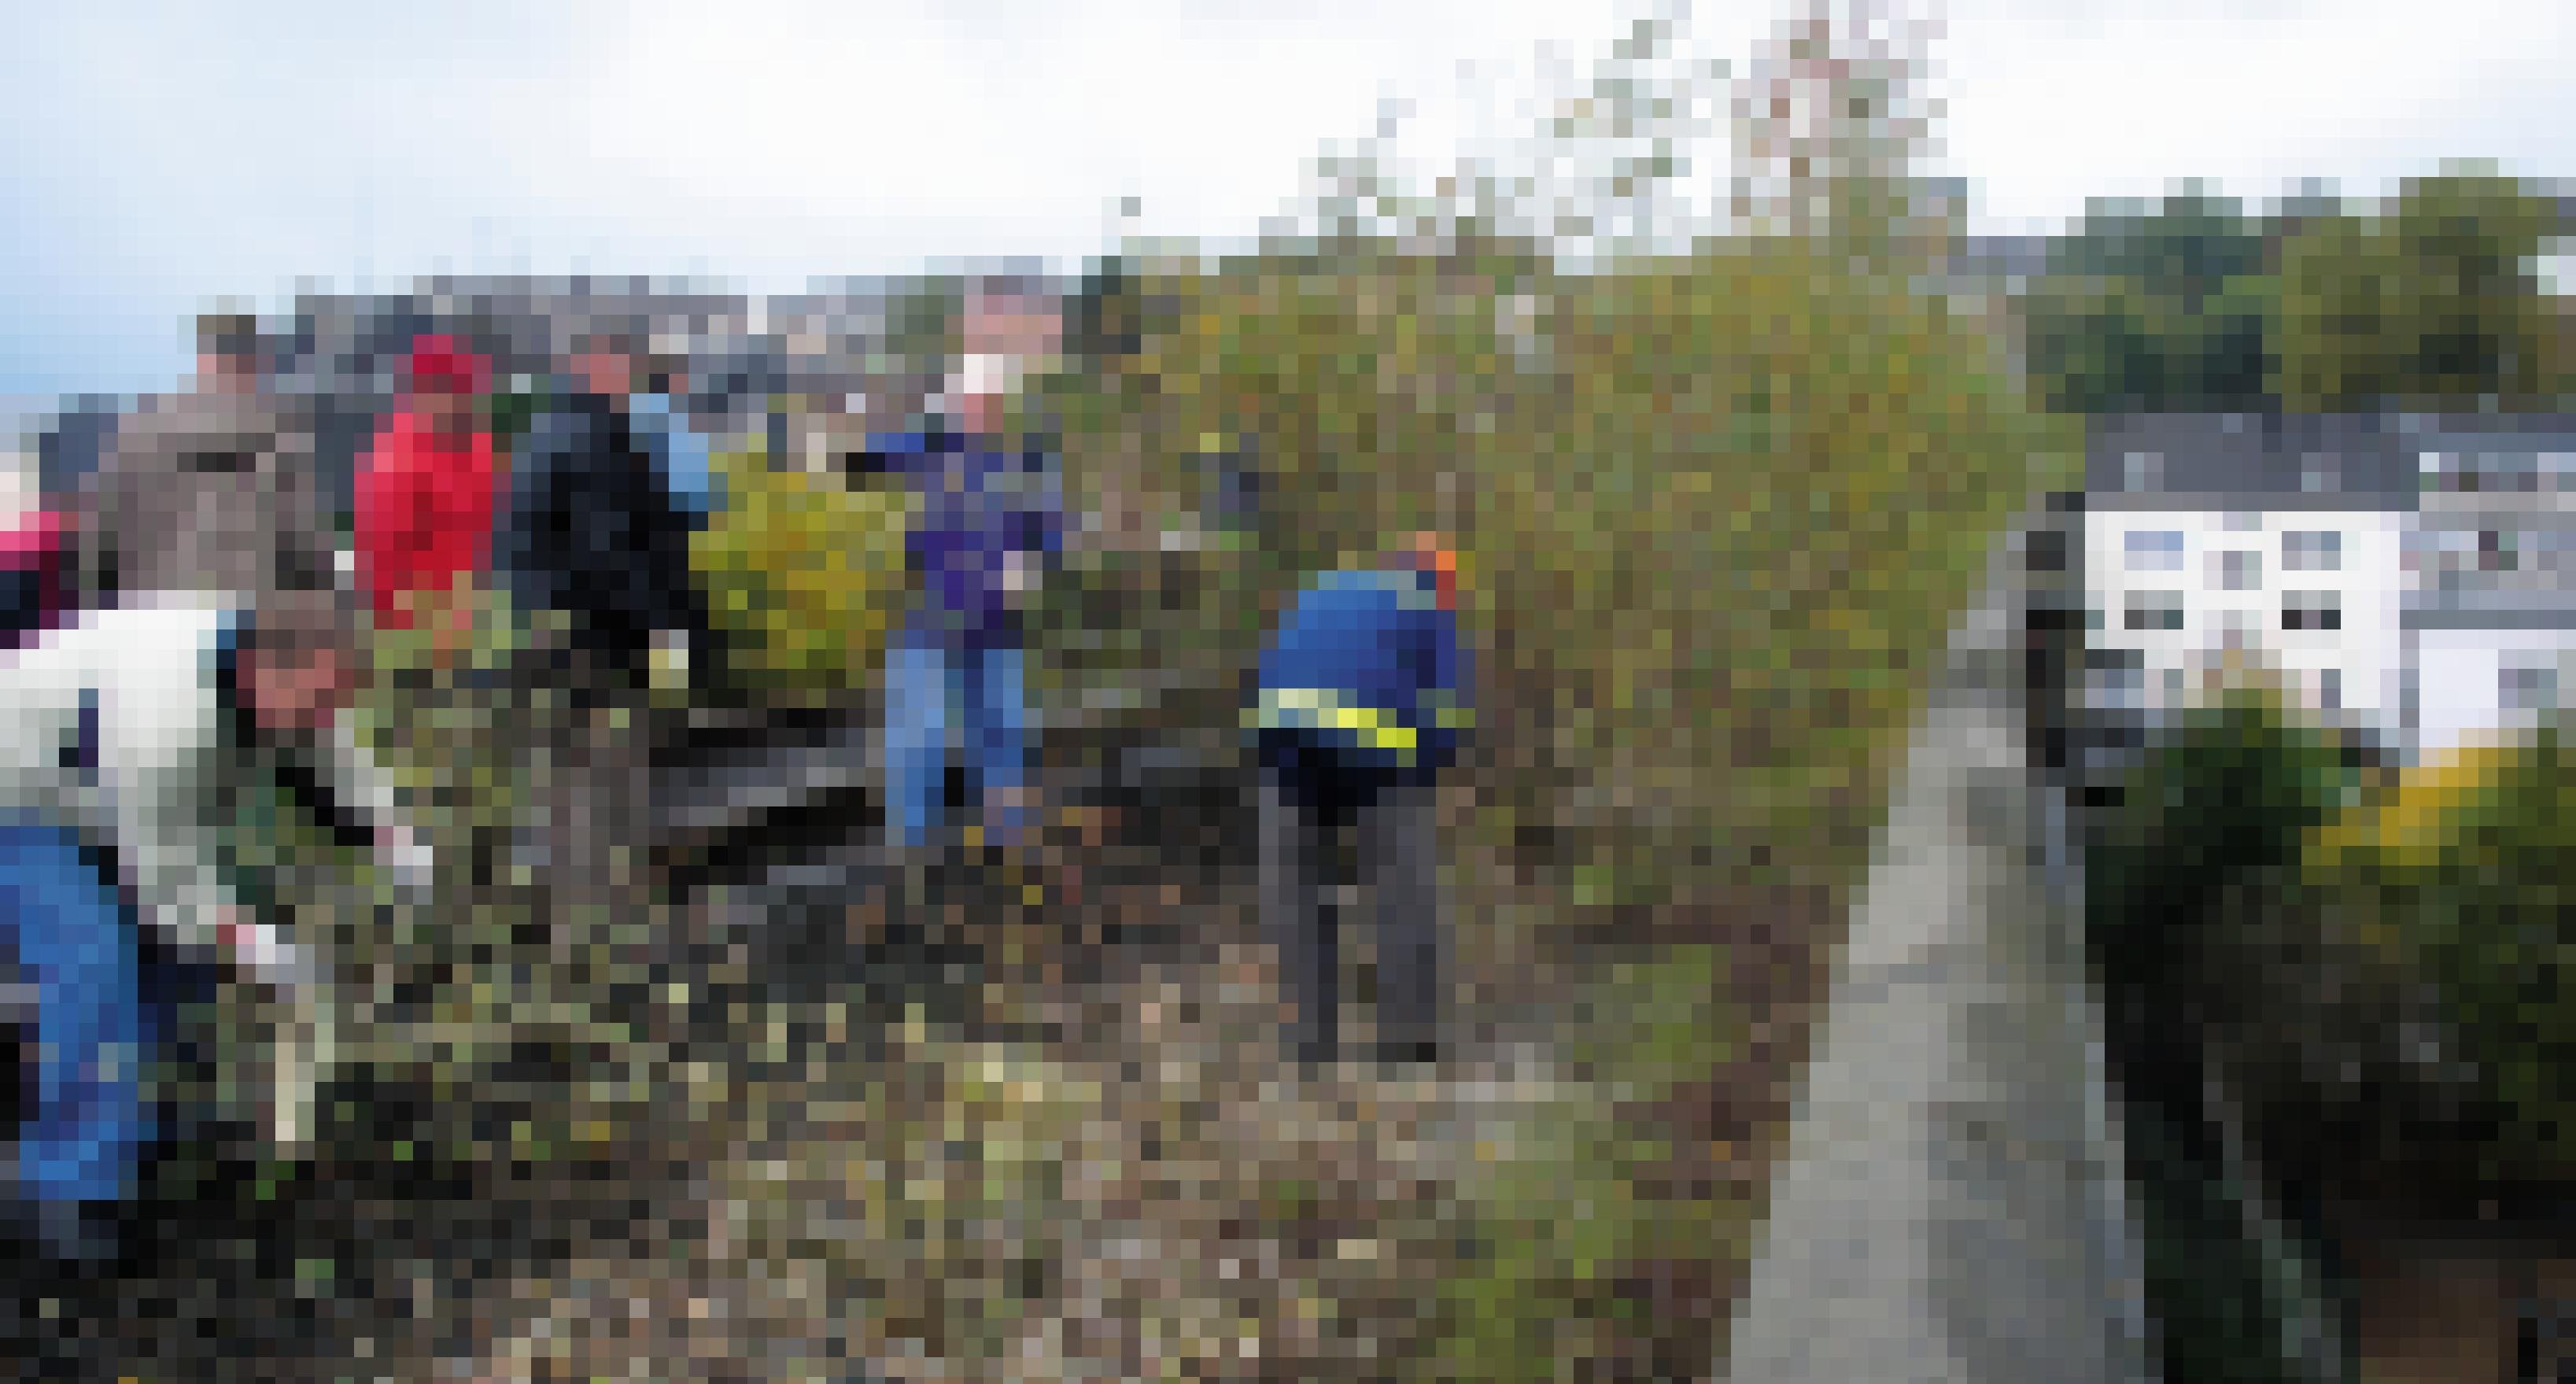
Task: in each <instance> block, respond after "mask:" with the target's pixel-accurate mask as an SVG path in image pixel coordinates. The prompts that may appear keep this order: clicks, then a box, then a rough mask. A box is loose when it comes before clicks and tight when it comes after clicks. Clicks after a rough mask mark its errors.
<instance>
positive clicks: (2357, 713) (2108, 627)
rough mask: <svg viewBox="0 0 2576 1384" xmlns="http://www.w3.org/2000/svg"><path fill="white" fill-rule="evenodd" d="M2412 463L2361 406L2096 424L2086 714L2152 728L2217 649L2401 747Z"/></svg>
mask: <svg viewBox="0 0 2576 1384" xmlns="http://www.w3.org/2000/svg"><path fill="white" fill-rule="evenodd" d="M2414 465H2415V463H2414V460H2413V458H2412V456H2411V455H2410V454H2407V453H2405V452H2404V451H2402V450H2401V449H2400V448H2399V447H2397V446H2396V445H2395V442H2394V437H2393V435H2392V434H2391V433H2390V431H2389V430H2388V429H2387V428H2386V427H2385V426H2383V425H2381V424H2380V423H2379V422H2378V421H2377V420H2374V419H2367V418H2351V417H2330V418H2308V419H2280V418H2265V417H2261V416H2254V415H2234V414H2189V415H2181V414H2177V415H2142V416H2138V417H2133V418H2125V419H2116V420H2106V421H2105V422H2104V423H2102V424H2101V425H2098V426H2097V427H2096V428H2095V430H2094V435H2093V439H2092V444H2091V447H2090V451H2089V456H2088V459H2087V470H2088V474H2087V477H2086V479H2087V490H2086V495H2085V519H2084V569H2085V586H2086V591H2087V601H2088V610H2087V624H2088V633H2087V639H2086V679H2085V700H2086V703H2087V709H2088V711H2090V712H2092V713H2093V714H2094V715H2095V716H2096V717H2098V718H2099V719H2101V720H2102V721H2103V722H2105V723H2106V724H2109V725H2111V726H2114V727H2117V726H2120V725H2123V724H2126V725H2128V726H2131V727H2142V726H2144V725H2148V724H2152V723H2153V722H2155V721H2156V720H2157V719H2159V718H2161V717H2162V716H2164V715H2166V714H2169V713H2170V712H2172V711H2174V710H2176V709H2179V708H2180V707H2182V706H2185V705H2188V704H2189V703H2190V701H2191V700H2192V699H2193V698H2194V696H2195V695H2196V693H2197V691H2198V690H2199V687H2200V685H2201V683H2202V680H2203V676H2204V675H2205V674H2207V673H2208V672H2210V671H2212V670H2213V669H2214V668H2215V667H2217V666H2218V665H2219V664H2220V663H2221V662H2222V661H2223V660H2227V659H2229V658H2231V657H2232V658H2234V659H2236V660H2239V661H2245V662H2253V663H2258V664H2261V665H2263V666H2267V667H2269V668H2271V669H2272V670H2274V671H2275V672H2277V673H2278V674H2279V675H2280V676H2281V677H2282V678H2283V680H2284V681H2285V683H2286V684H2287V685H2288V686H2289V687H2291V688H2292V689H2293V690H2294V691H2295V692H2296V693H2297V695H2299V696H2300V697H2301V698H2302V699H2303V700H2304V701H2305V702H2306V703H2307V704H2308V705H2309V706H2310V707H2312V708H2315V709H2316V710H2318V711H2320V712H2321V713H2323V714H2325V715H2326V716H2328V717H2329V718H2331V719H2334V720H2336V721H2339V722H2341V723H2343V724H2347V725H2350V726H2353V727H2354V728H2356V729H2360V730H2363V731H2366V732H2368V733H2370V734H2371V735H2372V736H2373V737H2374V738H2376V739H2378V740H2380V741H2381V742H2382V743H2387V744H2392V745H2394V744H2397V743H2399V742H2400V741H2401V739H2402V735H2403V731H2404V714H2405V705H2406V702H2405V694H2406V687H2407V682H2406V677H2405V671H2406V670H2405V651H2406V641H2405V627H2404V617H2405V609H2406V600H2405V595H2406V585H2405V568H2404V555H2405V552H2406V537H2405V536H2406V533H2407V530H2408V523H2409V515H2410V514H2411V511H2412V510H2413V508H2414V501H2415V485H2416V479H2415V473H2414Z"/></svg>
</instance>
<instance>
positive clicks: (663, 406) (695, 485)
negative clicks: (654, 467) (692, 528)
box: [626, 394, 724, 527]
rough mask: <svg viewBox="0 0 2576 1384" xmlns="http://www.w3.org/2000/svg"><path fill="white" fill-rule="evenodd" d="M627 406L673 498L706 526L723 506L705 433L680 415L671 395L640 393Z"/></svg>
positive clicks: (693, 519)
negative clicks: (660, 469) (658, 465)
mask: <svg viewBox="0 0 2576 1384" xmlns="http://www.w3.org/2000/svg"><path fill="white" fill-rule="evenodd" d="M626 407H627V414H628V416H629V417H631V418H632V419H633V420H634V428H635V432H636V434H637V436H638V437H639V439H640V440H641V441H643V442H644V444H645V445H646V446H648V447H650V448H651V449H652V451H653V460H654V461H655V462H657V463H659V464H660V466H661V468H662V478H663V483H664V484H666V485H668V486H669V487H670V489H671V498H672V499H673V500H674V501H676V502H678V504H679V506H680V508H681V509H683V510H685V511H687V513H688V515H689V517H690V519H691V521H692V522H693V523H694V524H695V525H697V526H700V527H703V526H704V525H705V524H706V522H707V520H708V519H709V518H710V517H712V516H713V515H714V514H715V512H716V511H717V510H719V509H721V508H723V507H724V495H723V494H722V492H721V490H720V488H719V487H718V486H717V483H716V478H715V464H714V458H713V457H712V456H711V455H710V451H711V449H710V448H709V447H708V445H707V438H706V434H704V433H702V432H699V431H698V430H697V429H696V428H693V427H691V426H689V423H688V421H687V420H686V419H683V418H682V417H680V416H679V414H678V412H677V411H676V409H675V407H674V405H673V403H672V400H671V398H670V396H668V395H664V394H638V395H636V396H635V397H634V398H633V399H632V400H630V401H628V403H627V406H626Z"/></svg>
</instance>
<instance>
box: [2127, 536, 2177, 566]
mask: <svg viewBox="0 0 2576 1384" xmlns="http://www.w3.org/2000/svg"><path fill="white" fill-rule="evenodd" d="M2128 559H2129V570H2130V571H2132V572H2179V571H2181V570H2182V531H2181V530H2180V529H2139V530H2136V531H2133V532H2132V533H2130V535H2129V537H2128Z"/></svg>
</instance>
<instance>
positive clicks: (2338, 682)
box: [2317, 668, 2343, 711]
mask: <svg viewBox="0 0 2576 1384" xmlns="http://www.w3.org/2000/svg"><path fill="white" fill-rule="evenodd" d="M2317 709H2318V710H2320V711H2341V710H2343V670H2342V669H2341V668H2327V669H2323V670H2321V671H2319V672H2318V674H2317Z"/></svg>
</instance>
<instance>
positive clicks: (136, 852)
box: [0, 596, 426, 981]
mask: <svg viewBox="0 0 2576 1384" xmlns="http://www.w3.org/2000/svg"><path fill="white" fill-rule="evenodd" d="M237 608H238V603H236V602H234V601H230V600H227V599H224V598H221V597H214V596H172V597H163V598H159V599H158V600H155V601H151V602H149V603H138V604H130V605H126V606H120V607H115V608H109V609H101V610H94V611H90V612H87V613H85V614H84V615H83V616H82V617H81V619H80V621H79V623H77V624H73V625H68V626H66V627H64V628H62V629H59V630H56V631H54V632H53V633H52V634H51V635H49V636H48V637H46V638H45V639H44V640H43V641H42V642H40V643H37V644H35V645H33V646H31V647H28V648H26V649H23V650H19V651H16V652H15V653H0V816H30V815H32V816H34V817H37V818H39V819H41V820H46V821H51V822H57V823H62V824H66V825H72V826H75V827H76V828H77V829H78V830H79V831H81V833H82V834H83V835H84V837H85V838H86V839H87V840H89V841H91V842H92V843H94V844H98V845H105V846H110V847H113V848H114V850H115V852H116V857H117V859H118V861H119V864H120V866H121V868H122V872H123V874H124V884H125V885H126V887H127V888H128V889H129V890H130V891H131V893H130V897H131V898H132V899H133V900H134V901H135V903H136V905H137V906H138V909H139V912H140V914H141V916H142V919H143V921H144V922H145V924H146V925H148V926H152V927H157V928H159V929H161V930H162V932H163V933H164V934H165V935H166V936H168V937H169V938H170V939H171V940H172V941H174V942H176V943H178V944H180V945H181V946H183V947H188V948H191V949H196V948H205V949H212V948H216V947H219V946H223V945H224V944H226V943H229V944H230V945H229V948H228V950H230V951H232V952H233V953H234V954H235V955H236V956H238V957H239V958H240V959H242V960H244V961H247V962H248V963H250V965H251V966H252V967H254V968H255V969H257V970H258V971H260V972H261V973H263V974H265V975H268V976H270V977H272V978H275V979H278V980H281V981H286V980H294V979H299V978H301V977H302V975H303V974H304V972H305V970H306V969H307V968H306V966H305V964H304V962H303V958H302V957H301V955H300V954H299V953H298V952H297V950H296V949H295V948H293V947H291V946H289V945H288V944H287V943H286V942H285V941H284V939H282V938H281V937H279V936H278V935H277V932H276V930H275V929H274V928H273V927H271V926H268V925H267V924H264V923H258V922H255V921H254V920H252V919H249V918H247V917H244V916H243V915H241V914H240V913H239V911H238V910H237V909H235V907H234V902H235V901H234V899H233V898H232V896H231V892H230V890H229V888H228V887H227V885H226V884H225V882H224V881H223V879H222V877H221V876H220V875H219V873H218V870H217V860H218V858H219V857H218V856H217V853H216V843H217V836H218V833H219V832H220V831H221V830H222V829H223V827H224V826H225V824H226V823H227V822H228V821H229V820H230V808H229V803H230V795H231V793H232V792H233V791H234V789H235V788H236V787H237V786H238V784H237V780H238V779H239V777H240V768H241V765H242V763H243V761H242V758H241V752H242V750H243V749H244V748H245V747H243V746H241V745H239V744H237V743H235V740H236V737H235V735H234V719H235V718H234V716H233V714H232V713H231V712H230V711H229V710H228V708H227V704H226V702H225V701H224V699H223V698H222V697H221V695H220V694H219V691H218V688H217V686H216V683H217V678H216V672H217V668H218V663H219V657H220V649H221V647H222V637H223V635H224V632H225V631H226V629H227V628H228V627H229V626H230V625H231V624H232V622H233V620H234V618H235V613H236V610H237ZM331 750H332V752H331V753H329V754H327V755H325V756H322V757H321V758H323V759H324V760H325V761H327V762H326V763H325V764H324V765H322V766H319V767H320V768H321V774H320V776H321V777H323V778H325V779H326V780H327V782H326V784H325V787H326V789H327V790H328V791H329V792H330V793H331V794H332V795H333V796H334V797H335V798H336V799H337V801H338V803H339V805H340V806H341V807H342V809H343V810H344V811H347V812H350V813H352V814H354V815H355V816H357V817H358V819H359V820H361V821H363V822H364V823H365V824H366V825H368V826H369V827H370V828H371V829H372V835H373V836H374V837H375V839H376V840H377V842H378V843H379V846H380V849H387V848H389V853H390V854H392V856H393V858H392V859H390V860H388V861H386V863H387V864H389V865H391V866H393V867H394V869H395V870H396V871H397V872H399V873H400V874H401V875H404V876H415V875H417V874H419V873H420V872H422V871H423V870H424V868H425V865H426V861H425V859H424V858H423V853H422V851H421V849H420V848H419V847H418V846H417V844H416V838H415V837H414V836H413V834H412V833H411V832H410V830H409V829H408V828H407V827H405V826H404V825H403V824H402V823H401V821H400V820H399V814H398V812H397V811H396V805H395V799H394V794H393V790H392V787H391V785H390V784H389V783H388V782H387V781H386V780H385V778H384V777H383V775H382V774H381V773H380V772H379V771H378V769H377V767H376V765H375V763H374V761H373V759H372V758H371V757H370V756H369V755H368V754H367V753H366V752H365V750H364V748H363V747H362V746H360V745H359V744H358V742H357V740H356V738H355V736H354V735H353V734H352V733H351V732H350V731H349V729H348V727H347V725H346V722H345V721H343V723H342V724H341V726H340V727H339V728H338V730H337V731H336V733H335V734H334V736H333V744H332V746H331ZM405 882H406V883H416V881H415V880H412V879H406V881H405ZM226 922H232V923H235V924H237V925H238V930H237V931H235V932H234V933H232V934H231V935H230V936H222V935H219V929H220V927H221V926H222V925H223V924H224V923H226Z"/></svg>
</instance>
